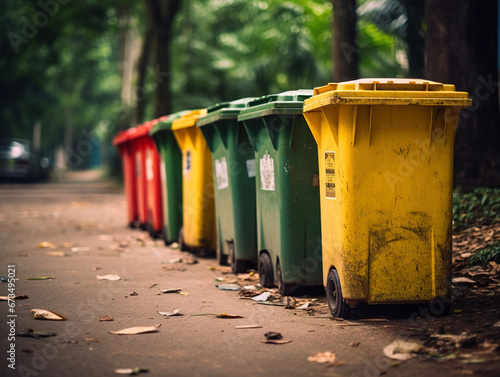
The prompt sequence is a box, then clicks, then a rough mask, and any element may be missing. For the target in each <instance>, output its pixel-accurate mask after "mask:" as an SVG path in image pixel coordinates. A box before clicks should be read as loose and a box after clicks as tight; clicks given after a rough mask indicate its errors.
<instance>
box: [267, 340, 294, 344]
mask: <svg viewBox="0 0 500 377" xmlns="http://www.w3.org/2000/svg"><path fill="white" fill-rule="evenodd" d="M261 342H262V343H269V344H285V343H290V342H291V340H261Z"/></svg>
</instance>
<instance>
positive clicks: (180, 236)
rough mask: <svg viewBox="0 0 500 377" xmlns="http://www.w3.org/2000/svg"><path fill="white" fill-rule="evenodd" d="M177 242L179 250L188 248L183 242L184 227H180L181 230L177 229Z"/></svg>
mask: <svg viewBox="0 0 500 377" xmlns="http://www.w3.org/2000/svg"><path fill="white" fill-rule="evenodd" d="M177 243H178V244H179V250H180V251H187V250H188V248H187V246H186V244H185V242H184V228H181V230H179V237H178V239H177Z"/></svg>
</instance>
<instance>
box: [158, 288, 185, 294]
mask: <svg viewBox="0 0 500 377" xmlns="http://www.w3.org/2000/svg"><path fill="white" fill-rule="evenodd" d="M158 290H159V291H160V292H161V293H179V292H181V291H182V288H169V289H160V288H158Z"/></svg>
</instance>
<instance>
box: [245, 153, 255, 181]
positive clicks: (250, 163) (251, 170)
mask: <svg viewBox="0 0 500 377" xmlns="http://www.w3.org/2000/svg"><path fill="white" fill-rule="evenodd" d="M247 172H248V178H252V177H255V158H252V159H251V160H247Z"/></svg>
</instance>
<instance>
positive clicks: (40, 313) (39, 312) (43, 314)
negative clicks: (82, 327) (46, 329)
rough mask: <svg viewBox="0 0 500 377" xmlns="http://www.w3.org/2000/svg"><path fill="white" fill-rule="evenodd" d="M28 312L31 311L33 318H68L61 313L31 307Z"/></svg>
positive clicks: (52, 319) (61, 319)
mask: <svg viewBox="0 0 500 377" xmlns="http://www.w3.org/2000/svg"><path fill="white" fill-rule="evenodd" d="M30 313H33V317H34V318H35V319H47V320H51V321H65V320H67V319H68V318H67V317H65V316H63V315H62V314H59V313H56V312H53V311H51V310H45V309H31V310H30Z"/></svg>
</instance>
